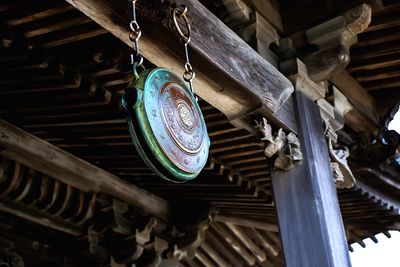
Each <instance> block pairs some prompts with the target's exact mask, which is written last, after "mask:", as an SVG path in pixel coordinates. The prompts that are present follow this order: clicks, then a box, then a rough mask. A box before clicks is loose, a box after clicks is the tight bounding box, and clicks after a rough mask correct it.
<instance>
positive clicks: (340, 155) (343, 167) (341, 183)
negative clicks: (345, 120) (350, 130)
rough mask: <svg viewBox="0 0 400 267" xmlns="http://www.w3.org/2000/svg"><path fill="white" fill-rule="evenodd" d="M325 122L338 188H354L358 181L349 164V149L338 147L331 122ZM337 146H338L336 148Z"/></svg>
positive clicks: (333, 171) (332, 166)
mask: <svg viewBox="0 0 400 267" xmlns="http://www.w3.org/2000/svg"><path fill="white" fill-rule="evenodd" d="M324 121H325V136H326V141H327V143H328V150H329V156H330V158H331V168H332V174H333V180H334V181H335V185H336V187H337V188H339V189H342V188H352V187H354V185H355V183H356V179H355V178H354V175H353V173H352V171H351V169H350V167H349V165H348V163H347V158H348V157H349V156H350V152H349V149H348V148H347V147H346V146H338V145H337V135H336V133H335V130H334V129H333V128H332V126H331V125H330V123H329V121H327V120H324ZM335 145H336V146H335Z"/></svg>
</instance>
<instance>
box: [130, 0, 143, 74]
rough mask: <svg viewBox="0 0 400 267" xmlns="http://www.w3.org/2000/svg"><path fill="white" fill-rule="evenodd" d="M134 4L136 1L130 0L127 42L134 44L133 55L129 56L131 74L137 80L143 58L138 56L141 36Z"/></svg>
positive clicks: (140, 55)
mask: <svg viewBox="0 0 400 267" xmlns="http://www.w3.org/2000/svg"><path fill="white" fill-rule="evenodd" d="M136 2H137V0H132V20H131V22H130V23H129V28H130V29H131V32H130V33H129V40H131V41H132V42H133V43H134V47H133V50H134V54H131V64H132V66H133V73H134V75H135V78H138V76H139V75H138V72H137V69H138V68H139V67H143V56H142V54H140V47H139V40H140V37H141V36H142V30H141V29H140V26H139V23H138V22H137V19H136Z"/></svg>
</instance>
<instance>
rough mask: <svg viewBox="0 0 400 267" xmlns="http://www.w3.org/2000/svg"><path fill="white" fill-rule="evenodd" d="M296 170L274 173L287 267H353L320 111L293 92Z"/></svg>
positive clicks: (274, 186)
mask: <svg viewBox="0 0 400 267" xmlns="http://www.w3.org/2000/svg"><path fill="white" fill-rule="evenodd" d="M295 103H296V107H295V108H296V113H297V122H298V134H299V140H300V142H301V149H302V152H303V155H304V159H303V162H302V164H301V165H300V166H298V167H296V168H294V169H292V170H290V171H287V172H283V171H277V170H275V171H273V172H272V184H273V189H274V195H275V204H276V207H277V215H278V221H279V230H280V234H281V239H282V243H283V250H284V255H285V260H286V266H288V267H299V266H324V267H333V266H335V267H346V266H351V264H350V259H349V255H348V248H347V241H346V236H345V233H344V227H343V222H342V217H341V214H340V210H339V203H338V199H337V194H336V189H335V186H334V184H333V179H332V173H331V167H330V164H329V156H328V150H327V145H326V142H325V136H324V133H323V127H322V121H321V117H320V112H319V109H318V107H317V106H316V105H315V104H314V103H313V102H312V101H311V100H310V99H308V98H307V97H306V96H305V95H304V94H303V93H302V92H300V91H296V97H295Z"/></svg>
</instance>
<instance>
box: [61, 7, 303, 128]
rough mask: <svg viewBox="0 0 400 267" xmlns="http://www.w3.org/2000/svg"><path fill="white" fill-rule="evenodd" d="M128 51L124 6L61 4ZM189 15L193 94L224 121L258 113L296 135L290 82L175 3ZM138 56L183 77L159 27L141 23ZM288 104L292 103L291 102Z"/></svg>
mask: <svg viewBox="0 0 400 267" xmlns="http://www.w3.org/2000/svg"><path fill="white" fill-rule="evenodd" d="M66 1H67V2H68V3H70V4H72V5H73V6H74V7H76V8H77V9H79V10H80V11H82V12H83V13H84V14H86V15H87V16H88V17H90V18H91V19H92V20H94V21H95V22H97V23H98V24H99V25H101V26H102V27H103V28H105V29H107V30H108V31H109V32H110V33H112V34H113V35H115V36H116V37H117V38H119V39H120V40H121V41H123V42H124V43H126V44H127V45H129V46H132V42H131V41H130V40H129V27H128V25H129V20H130V18H129V16H128V15H127V14H128V13H129V12H127V10H129V6H128V2H126V1H125V2H123V1H122V2H120V3H116V2H118V1H112V0H66ZM176 2H177V4H185V5H186V6H187V7H188V9H189V14H190V19H191V24H192V36H191V37H192V41H191V43H190V47H191V49H192V50H191V52H192V63H193V65H194V67H195V70H196V71H197V76H196V79H195V81H194V88H195V91H196V93H197V94H198V95H199V96H200V97H201V98H203V99H204V100H206V101H207V102H208V103H210V104H211V105H213V106H214V107H216V108H217V109H219V110H220V111H222V112H223V113H224V114H225V115H226V116H227V117H228V118H229V119H231V120H233V119H237V118H241V117H243V116H245V115H246V114H248V113H254V112H258V114H261V115H263V116H266V117H267V118H269V119H270V120H271V121H273V122H275V123H277V124H278V125H279V126H281V127H284V128H286V129H290V130H293V131H295V128H296V124H295V120H294V112H293V107H292V105H291V103H290V104H286V105H284V104H285V103H286V102H287V100H288V99H289V98H290V95H291V93H292V92H293V86H292V84H291V83H290V81H289V80H288V79H287V78H286V77H284V76H283V75H282V74H281V73H280V72H279V71H278V70H277V69H275V67H273V66H272V65H271V64H270V63H269V62H268V61H266V60H265V59H264V58H262V57H261V56H260V55H259V54H258V53H257V52H256V51H254V50H253V49H252V48H251V47H250V46H249V45H248V44H247V43H246V42H245V41H243V40H242V39H241V38H240V37H239V36H237V35H236V34H235V33H234V32H233V31H232V30H231V29H229V28H228V27H227V26H226V25H225V24H224V23H222V22H221V21H220V20H219V19H218V18H217V17H215V16H214V15H213V14H212V13H211V12H210V11H208V10H207V9H206V8H205V7H204V6H203V5H202V4H201V3H200V2H199V1H197V0H186V1H183V0H178V1H176ZM140 24H141V25H143V28H144V29H143V35H142V38H141V40H140V42H141V52H142V54H143V55H144V57H145V58H147V59H148V60H150V61H151V62H152V63H154V64H155V65H157V66H160V67H161V66H162V67H166V68H169V69H171V70H172V71H174V72H176V73H183V72H184V69H183V47H182V45H179V43H178V42H177V37H176V36H174V34H171V33H170V32H169V31H166V30H165V28H163V27H161V24H158V23H147V24H146V23H144V22H140ZM290 100H291V98H290Z"/></svg>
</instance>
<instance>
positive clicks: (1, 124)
mask: <svg viewBox="0 0 400 267" xmlns="http://www.w3.org/2000/svg"><path fill="white" fill-rule="evenodd" d="M0 155H2V156H4V157H6V158H9V159H12V160H15V161H16V162H19V163H21V164H24V165H26V166H28V167H30V168H32V169H34V170H37V171H40V172H42V173H44V174H46V175H49V176H51V177H53V178H55V179H57V180H59V181H62V182H64V183H66V184H68V185H71V186H74V187H76V188H79V189H81V190H84V191H88V192H104V193H106V194H109V195H111V196H113V197H115V198H117V199H121V200H123V201H125V202H126V203H128V204H130V205H132V206H134V207H137V208H138V209H140V210H142V211H144V212H147V213H150V214H152V215H154V216H156V217H158V218H160V219H164V220H166V219H167V218H168V213H169V207H168V202H167V201H165V200H164V199H162V198H160V197H158V196H155V195H153V194H151V193H149V192H147V191H145V190H143V189H141V188H138V187H136V186H135V185H133V184H131V183H128V182H126V181H124V180H122V179H120V178H118V177H116V176H114V175H112V174H111V173H108V172H106V171H104V170H102V169H100V168H97V167H96V166H94V165H92V164H90V163H88V162H86V161H83V160H81V159H79V158H77V157H75V156H73V155H71V154H69V153H67V152H65V151H64V150H62V149H60V148H58V147H55V146H53V145H51V144H49V143H47V142H45V141H43V140H41V139H39V138H37V137H35V136H33V135H31V134H28V133H26V132H24V131H23V130H21V129H18V128H16V127H14V126H13V125H11V124H9V123H7V122H5V121H3V120H0Z"/></svg>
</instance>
